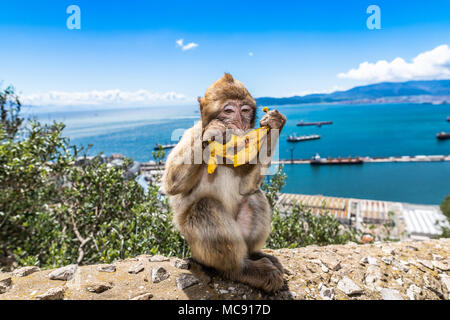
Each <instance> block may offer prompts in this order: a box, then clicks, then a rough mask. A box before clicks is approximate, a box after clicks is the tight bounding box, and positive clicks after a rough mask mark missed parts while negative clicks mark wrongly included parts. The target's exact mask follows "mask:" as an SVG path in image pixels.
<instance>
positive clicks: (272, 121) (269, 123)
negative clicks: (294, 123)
mask: <svg viewBox="0 0 450 320" xmlns="http://www.w3.org/2000/svg"><path fill="white" fill-rule="evenodd" d="M285 123H286V117H285V116H284V115H283V114H281V113H280V112H279V111H278V110H271V111H269V112H267V113H266V114H265V115H264V117H262V119H261V121H259V125H260V126H261V127H269V128H270V129H278V130H280V131H281V129H282V128H283V126H284V124H285Z"/></svg>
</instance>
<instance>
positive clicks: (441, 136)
mask: <svg viewBox="0 0 450 320" xmlns="http://www.w3.org/2000/svg"><path fill="white" fill-rule="evenodd" d="M436 138H437V139H438V140H446V139H450V132H444V131H442V132H439V133H438V134H437V135H436Z"/></svg>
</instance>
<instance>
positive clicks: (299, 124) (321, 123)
mask: <svg viewBox="0 0 450 320" xmlns="http://www.w3.org/2000/svg"><path fill="white" fill-rule="evenodd" d="M324 124H333V121H316V122H304V121H303V120H300V121H299V122H298V123H297V126H299V127H304V126H318V127H320V126H322V125H324Z"/></svg>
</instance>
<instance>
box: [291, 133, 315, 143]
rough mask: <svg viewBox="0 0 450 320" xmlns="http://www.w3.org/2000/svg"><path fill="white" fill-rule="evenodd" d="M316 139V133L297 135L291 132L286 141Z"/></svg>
mask: <svg viewBox="0 0 450 320" xmlns="http://www.w3.org/2000/svg"><path fill="white" fill-rule="evenodd" d="M316 139H320V136H319V135H318V134H311V135H309V136H300V137H297V135H296V134H295V133H294V134H291V135H290V136H289V137H288V138H287V141H288V142H301V141H308V140H316Z"/></svg>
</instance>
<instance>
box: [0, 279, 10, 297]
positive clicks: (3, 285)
mask: <svg viewBox="0 0 450 320" xmlns="http://www.w3.org/2000/svg"><path fill="white" fill-rule="evenodd" d="M11 284H12V280H11V277H7V278H5V279H2V280H0V294H2V293H5V292H6V291H7V290H8V288H9V287H10V286H11Z"/></svg>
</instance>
